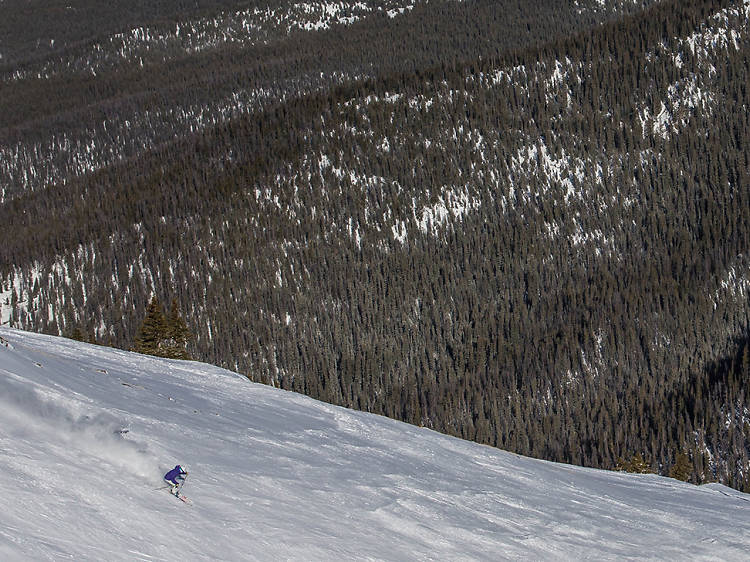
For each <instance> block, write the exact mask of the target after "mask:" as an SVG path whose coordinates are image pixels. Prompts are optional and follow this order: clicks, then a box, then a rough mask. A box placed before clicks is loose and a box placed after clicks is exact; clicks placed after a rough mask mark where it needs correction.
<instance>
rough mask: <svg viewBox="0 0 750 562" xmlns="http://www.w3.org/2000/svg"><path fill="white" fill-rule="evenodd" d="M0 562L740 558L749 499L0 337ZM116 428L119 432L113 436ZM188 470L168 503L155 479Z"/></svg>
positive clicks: (91, 351)
mask: <svg viewBox="0 0 750 562" xmlns="http://www.w3.org/2000/svg"><path fill="white" fill-rule="evenodd" d="M0 337H1V338H2V340H0V497H2V499H3V502H2V503H3V507H2V509H1V510H0V559H2V560H5V561H8V560H10V561H12V560H60V559H71V560H284V559H287V560H288V559H292V560H349V559H367V560H381V559H382V560H419V559H434V560H468V559H486V560H498V559H519V558H523V559H549V560H560V559H576V560H577V559H581V558H586V557H590V558H595V559H623V558H628V557H638V558H641V557H646V558H662V559H684V558H686V557H689V558H691V559H696V558H704V559H717V560H718V559H721V560H733V559H734V560H740V559H746V558H747V553H748V552H750V503H749V500H750V497H748V496H745V495H743V494H740V493H738V492H736V491H734V490H731V489H729V488H725V487H722V486H719V485H709V486H703V487H695V486H692V485H689V484H683V483H680V482H678V481H675V480H671V479H667V478H662V477H657V476H652V475H628V474H620V473H612V472H604V471H597V470H590V469H584V468H579V467H573V466H567V465H560V464H554V463H549V462H544V461H538V460H533V459H528V458H524V457H519V456H517V455H514V454H510V453H506V452H503V451H499V450H495V449H492V448H488V447H484V446H481V445H477V444H474V443H469V442H465V441H461V440H458V439H454V438H450V437H446V436H443V435H440V434H437V433H434V432H432V431H429V430H426V429H421V428H417V427H414V426H410V425H406V424H403V423H399V422H396V421H392V420H389V419H386V418H382V417H379V416H374V415H369V414H365V413H361V412H355V411H349V410H346V409H342V408H338V407H335V406H331V405H328V404H324V403H321V402H316V401H314V400H312V399H309V398H306V397H304V396H300V395H297V394H292V393H289V392H284V391H280V390H277V389H273V388H270V387H266V386H262V385H257V384H253V383H250V382H248V380H247V379H245V378H244V377H241V376H239V375H236V374H234V373H231V372H228V371H225V370H222V369H219V368H216V367H212V366H209V365H205V364H200V363H192V362H178V361H167V360H161V359H156V358H151V357H145V356H141V355H136V354H132V353H127V352H124V351H118V350H113V349H108V348H102V347H96V346H91V345H87V344H81V343H77V342H74V341H70V340H65V339H60V338H52V337H48V336H42V335H38V334H31V333H25V332H19V331H14V330H9V329H5V328H2V329H0ZM124 430H127V431H124ZM176 463H184V464H187V465H188V468H189V469H190V476H189V478H188V480H187V482H186V485H185V494H186V495H188V496H190V497H191V498H192V500H193V502H194V503H193V505H186V504H184V503H182V502H180V501H178V500H177V499H175V498H173V497H171V496H170V495H169V494H167V493H166V492H165V491H163V490H162V491H160V490H154V488H157V487H158V486H160V485H161V481H160V479H161V475H162V474H163V473H164V472H165V471H166V470H167V469H168V468H171V467H172V466H174V464H176Z"/></svg>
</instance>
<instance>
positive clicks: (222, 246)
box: [0, 0, 750, 488]
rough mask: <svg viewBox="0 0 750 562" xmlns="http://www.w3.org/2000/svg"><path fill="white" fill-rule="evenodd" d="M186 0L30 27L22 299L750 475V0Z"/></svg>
mask: <svg viewBox="0 0 750 562" xmlns="http://www.w3.org/2000/svg"><path fill="white" fill-rule="evenodd" d="M6 4H8V5H9V6H10V7H11V8H13V9H16V8H17V10H16V11H14V12H13V14H14V17H19V18H21V19H22V20H23V13H24V12H23V10H22V9H21V8H20V7H23V6H26V4H25V3H21V2H16V3H14V2H7V1H6ZM68 4H69V3H68ZM19 6H20V7H19ZM161 6H162V8H159V9H158V10H157V9H156V8H149V7H148V6H145V7H143V8H142V9H141V11H140V12H139V13H137V14H135V15H133V16H132V18H133V21H138V27H133V28H128V27H127V25H125V24H123V23H122V22H127V21H131V20H130V19H129V18H130V17H131V16H130V15H129V14H128V13H125V12H122V13H120V12H117V10H116V9H114V8H113V9H114V10H115V12H116V15H113V16H112V17H111V18H105V17H104V16H102V15H100V16H97V17H101V18H102V19H103V20H106V24H102V28H101V33H100V34H94V31H96V29H98V28H97V27H96V24H95V23H91V24H81V25H82V27H81V30H82V31H81V32H80V33H81V34H82V35H81V36H85V39H79V38H78V35H76V34H75V33H73V31H71V30H66V31H65V32H64V33H62V36H61V37H62V39H60V43H61V46H60V47H59V48H58V47H57V46H55V45H57V43H58V42H57V41H55V45H49V46H48V44H49V41H50V40H51V39H52V38H54V37H53V36H54V33H55V32H54V29H55V27H54V21H53V20H52V19H50V21H49V23H48V25H49V26H50V27H49V29H51V30H52V31H44V32H42V31H39V36H38V37H37V38H38V39H39V41H40V45H42V44H44V46H43V47H42V46H39V47H38V48H35V49H31V48H30V47H29V46H28V44H26V43H23V41H22V40H21V39H18V44H24V45H26V47H27V48H26V49H25V50H24V49H22V48H8V47H7V46H6V45H4V44H3V45H1V46H0V53H3V59H0V62H2V63H3V64H4V66H3V67H2V72H1V74H0V76H2V86H1V87H2V95H0V115H1V116H2V122H0V144H1V146H0V168H1V169H0V181H2V218H3V220H2V221H0V224H1V226H0V228H2V244H0V267H2V271H1V272H0V275H2V291H3V309H2V310H3V320H4V321H7V322H9V323H10V324H12V325H14V326H18V327H22V328H26V329H31V330H39V331H44V332H51V333H63V334H66V333H67V334H70V333H72V331H73V330H74V329H76V328H77V329H79V330H83V331H84V332H86V333H91V334H93V336H94V337H95V338H96V339H97V340H98V341H100V342H102V343H107V344H112V345H117V346H123V347H128V346H130V345H131V344H132V342H133V340H134V338H135V335H136V331H137V329H138V327H139V325H140V323H141V322H142V320H143V315H144V311H145V309H146V305H147V304H148V302H149V300H150V298H151V297H152V296H153V295H157V296H158V297H159V298H160V299H161V300H162V301H163V302H169V301H170V300H171V299H173V298H174V299H177V301H178V302H179V303H181V307H182V310H183V314H184V316H185V318H186V319H187V321H188V324H189V326H190V328H191V330H192V332H193V334H194V339H193V341H192V349H191V352H192V353H193V355H194V356H195V357H198V358H200V359H203V360H207V361H210V362H213V363H216V364H219V365H221V366H226V367H229V368H231V369H234V370H238V371H240V372H242V373H246V374H247V375H248V377H250V378H251V379H253V380H256V381H263V382H267V383H270V384H274V385H277V386H281V387H283V388H287V389H292V390H295V391H299V392H303V393H306V394H309V395H311V396H313V397H315V398H320V399H323V400H327V401H330V402H333V403H336V404H341V405H345V406H350V407H354V408H359V409H363V410H367V411H372V412H376V413H381V414H385V415H388V416H391V417H394V418H398V419H402V420H406V421H410V422H412V423H417V424H423V425H426V426H428V427H432V428H435V429H437V430H440V431H443V432H446V433H450V434H454V435H458V436H461V437H464V438H468V439H473V440H476V441H479V442H481V443H487V444H491V445H495V446H498V447H502V448H505V449H509V450H512V451H516V452H519V453H522V454H526V455H532V456H537V457H542V458H547V459H551V460H557V461H564V462H572V463H577V464H584V465H587V466H593V467H604V468H613V467H614V466H615V465H616V464H617V461H618V458H619V457H623V458H626V459H627V458H629V457H630V456H631V455H633V454H634V453H640V454H642V455H644V456H645V457H646V458H647V459H648V460H649V462H650V464H651V468H652V469H653V470H655V471H659V472H662V473H667V472H668V471H669V470H670V468H671V466H672V465H673V463H674V462H675V459H676V457H677V454H678V453H680V452H686V453H688V455H689V457H690V460H691V463H692V469H693V470H692V474H691V478H692V480H693V481H696V482H698V481H706V480H712V479H718V480H719V481H721V482H724V483H727V484H729V485H732V486H735V487H739V488H742V487H747V486H748V482H749V480H748V474H749V472H748V470H749V469H750V467H749V465H748V453H749V450H748V447H749V445H750V444H749V443H748V437H750V426H748V409H747V408H748V406H749V405H750V396H748V392H749V391H748V385H747V384H746V383H747V380H748V377H750V371H749V368H748V360H747V357H748V326H749V325H750V321H749V316H750V306H749V305H748V289H749V288H750V254H749V253H748V252H749V250H750V189H749V188H748V186H750V183H749V180H750V178H748V159H749V158H750V153H748V150H747V147H748V146H750V142H749V141H750V139H748V135H749V134H750V128H748V117H747V111H746V108H747V104H748V92H747V84H748V83H749V81H748V78H749V77H748V71H749V70H750V69H749V67H748V65H749V64H750V63H749V62H748V53H749V52H750V27H749V19H748V18H749V17H750V1H745V2H729V1H725V2H710V1H703V0H688V1H676V0H672V1H662V2H648V3H641V2H639V3H632V2H599V1H595V2H582V1H578V2H547V1H542V0H539V1H537V2H521V1H508V2H489V1H482V0H478V1H475V2H460V3H459V2H425V3H415V4H405V3H404V4H400V3H398V2H391V3H389V2H382V3H377V2H372V3H357V4H356V5H355V4H346V3H341V4H330V5H326V4H315V3H312V4H273V5H271V4H268V5H266V4H263V5H261V4H253V5H249V4H233V3H232V4H230V3H229V2H225V3H223V5H220V7H219V8H217V10H220V11H214V12H210V6H207V5H200V4H198V5H196V6H197V7H195V10H194V12H187V14H188V15H189V17H188V16H185V18H187V19H181V18H182V16H181V12H180V10H179V8H178V5H177V4H174V5H171V4H170V3H168V2H167V3H163V4H162V5H161ZM11 21H13V18H11ZM60 21H61V22H63V21H65V20H60ZM6 25H7V24H6ZM123 25H125V27H122V26H123ZM44 29H46V28H44ZM92 30H93V31H92ZM10 37H11V38H13V37H16V36H15V35H13V34H11V35H10ZM45 41H46V43H45ZM6 53H7V54H6ZM3 61H5V62H3Z"/></svg>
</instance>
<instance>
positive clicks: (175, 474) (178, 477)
mask: <svg viewBox="0 0 750 562" xmlns="http://www.w3.org/2000/svg"><path fill="white" fill-rule="evenodd" d="M164 480H168V481H170V482H172V483H173V484H179V483H180V482H182V481H183V480H185V472H183V470H182V468H180V465H177V466H176V467H174V468H173V469H172V470H170V471H169V472H167V473H166V474H165V475H164Z"/></svg>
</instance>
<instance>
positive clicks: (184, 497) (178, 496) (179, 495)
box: [154, 478, 193, 505]
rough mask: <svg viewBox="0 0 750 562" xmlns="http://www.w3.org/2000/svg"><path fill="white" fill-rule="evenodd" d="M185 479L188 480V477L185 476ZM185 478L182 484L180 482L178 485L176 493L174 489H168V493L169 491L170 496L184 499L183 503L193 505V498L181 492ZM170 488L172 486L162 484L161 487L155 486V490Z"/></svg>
mask: <svg viewBox="0 0 750 562" xmlns="http://www.w3.org/2000/svg"><path fill="white" fill-rule="evenodd" d="M185 480H187V478H185ZM185 480H183V481H182V484H180V485H179V486H178V488H177V493H174V492H173V491H172V490H169V491H168V492H167V493H168V494H169V495H170V496H174V497H176V498H177V499H178V500H182V502H183V503H186V504H188V505H192V504H193V500H191V499H190V498H189V497H187V496H186V495H183V494H181V493H180V489H181V488H182V486H183V485H184V484H185ZM168 488H171V486H162V487H160V488H154V490H167V489H168Z"/></svg>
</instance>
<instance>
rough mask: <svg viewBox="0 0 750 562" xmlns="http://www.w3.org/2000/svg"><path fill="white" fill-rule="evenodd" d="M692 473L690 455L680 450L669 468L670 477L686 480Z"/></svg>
mask: <svg viewBox="0 0 750 562" xmlns="http://www.w3.org/2000/svg"><path fill="white" fill-rule="evenodd" d="M692 474H693V463H691V462H690V457H688V456H687V454H686V453H683V452H682V451H680V452H679V453H677V456H676V457H675V461H674V464H673V465H672V468H670V469H669V476H670V478H675V479H677V480H682V481H683V482H687V481H688V480H690V476H691V475H692Z"/></svg>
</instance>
